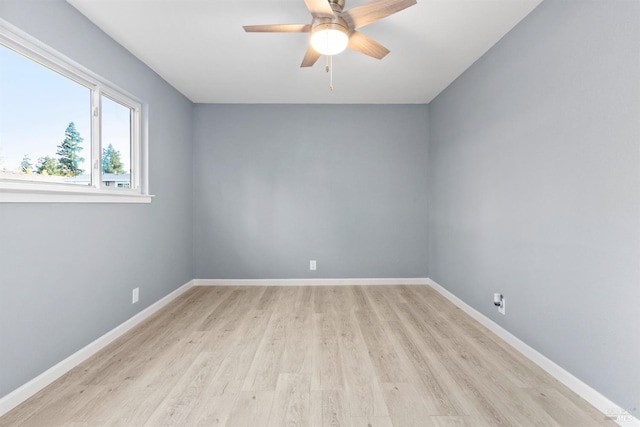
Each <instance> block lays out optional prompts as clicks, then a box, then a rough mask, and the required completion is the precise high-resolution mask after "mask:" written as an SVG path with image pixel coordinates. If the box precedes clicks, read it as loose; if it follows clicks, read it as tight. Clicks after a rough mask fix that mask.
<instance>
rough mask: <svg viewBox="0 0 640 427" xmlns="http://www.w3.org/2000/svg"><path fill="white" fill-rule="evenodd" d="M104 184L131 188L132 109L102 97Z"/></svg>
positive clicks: (104, 185)
mask: <svg viewBox="0 0 640 427" xmlns="http://www.w3.org/2000/svg"><path fill="white" fill-rule="evenodd" d="M102 186H103V187H113V188H131V109H130V108H129V107H126V106H124V105H122V104H120V103H119V102H116V101H114V100H112V99H110V98H107V97H106V96H103V97H102Z"/></svg>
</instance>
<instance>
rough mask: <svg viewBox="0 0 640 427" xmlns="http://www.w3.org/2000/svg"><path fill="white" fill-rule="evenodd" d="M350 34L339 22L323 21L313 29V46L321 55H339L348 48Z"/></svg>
mask: <svg viewBox="0 0 640 427" xmlns="http://www.w3.org/2000/svg"><path fill="white" fill-rule="evenodd" d="M348 44H349V34H348V32H347V28H345V27H344V26H342V25H340V24H339V23H335V22H331V23H322V24H318V25H316V26H314V27H313V30H312V31H311V46H312V47H313V48H314V49H315V50H316V52H318V53H319V54H321V55H327V56H331V55H337V54H338V53H340V52H342V51H343V50H345V49H346V48H347V45H348Z"/></svg>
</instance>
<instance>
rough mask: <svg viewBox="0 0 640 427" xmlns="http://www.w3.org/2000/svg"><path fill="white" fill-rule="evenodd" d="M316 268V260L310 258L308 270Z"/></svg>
mask: <svg viewBox="0 0 640 427" xmlns="http://www.w3.org/2000/svg"><path fill="white" fill-rule="evenodd" d="M315 269H316V260H315V259H312V260H311V261H309V270H315Z"/></svg>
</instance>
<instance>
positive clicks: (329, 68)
mask: <svg viewBox="0 0 640 427" xmlns="http://www.w3.org/2000/svg"><path fill="white" fill-rule="evenodd" d="M325 70H327V73H329V90H330V91H331V92H333V56H331V55H327V66H326V68H325Z"/></svg>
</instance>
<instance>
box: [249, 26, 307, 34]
mask: <svg viewBox="0 0 640 427" xmlns="http://www.w3.org/2000/svg"><path fill="white" fill-rule="evenodd" d="M242 28H244V30H245V31H246V32H247V33H308V32H309V31H311V25H309V24H275V25H245V26H243V27H242Z"/></svg>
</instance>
